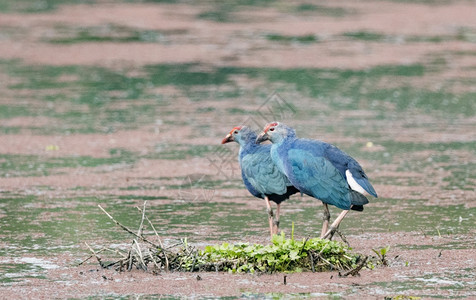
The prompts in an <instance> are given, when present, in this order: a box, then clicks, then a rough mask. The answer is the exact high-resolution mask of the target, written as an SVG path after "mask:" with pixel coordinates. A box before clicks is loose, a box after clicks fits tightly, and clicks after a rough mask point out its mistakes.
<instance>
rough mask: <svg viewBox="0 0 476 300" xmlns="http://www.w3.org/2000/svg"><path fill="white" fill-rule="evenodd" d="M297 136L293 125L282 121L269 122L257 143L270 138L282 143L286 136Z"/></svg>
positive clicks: (273, 141) (272, 140) (274, 141)
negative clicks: (290, 125)
mask: <svg viewBox="0 0 476 300" xmlns="http://www.w3.org/2000/svg"><path fill="white" fill-rule="evenodd" d="M295 136H296V131H294V129H292V128H291V127H289V126H287V125H286V124H283V123H281V122H271V123H268V124H267V125H266V126H265V127H264V129H263V132H261V134H260V135H258V137H257V138H256V143H261V142H263V141H266V140H269V141H271V142H272V143H280V142H281V141H283V140H284V139H286V138H293V137H295Z"/></svg>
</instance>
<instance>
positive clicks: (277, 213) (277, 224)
mask: <svg viewBox="0 0 476 300" xmlns="http://www.w3.org/2000/svg"><path fill="white" fill-rule="evenodd" d="M280 209H281V204H278V205H277V208H276V216H275V218H274V222H273V225H274V228H273V232H274V234H278V231H279V211H280Z"/></svg>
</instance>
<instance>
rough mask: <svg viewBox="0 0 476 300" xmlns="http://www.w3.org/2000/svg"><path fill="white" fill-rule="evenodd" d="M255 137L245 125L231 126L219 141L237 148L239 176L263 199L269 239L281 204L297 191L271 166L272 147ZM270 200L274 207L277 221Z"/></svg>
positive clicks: (255, 194) (276, 230)
mask: <svg viewBox="0 0 476 300" xmlns="http://www.w3.org/2000/svg"><path fill="white" fill-rule="evenodd" d="M256 138H257V134H256V133H255V132H254V131H253V130H251V129H250V128H249V127H247V126H238V127H234V128H233V129H232V130H231V131H230V133H229V134H227V135H226V137H225V138H224V139H223V140H222V142H221V143H222V144H226V143H229V142H232V141H235V142H237V143H238V144H239V145H240V151H239V155H238V161H239V163H240V168H241V177H242V178H243V183H244V184H245V186H246V188H247V189H248V191H249V192H250V193H251V194H252V195H253V196H255V197H257V198H262V199H265V201H266V207H267V211H268V221H269V230H270V234H271V237H272V236H273V234H276V233H277V232H278V229H279V213H280V205H281V202H283V201H285V200H286V199H288V198H289V196H291V195H293V194H295V193H297V192H299V191H298V190H297V189H296V188H295V187H294V186H293V185H292V184H291V183H290V182H289V180H288V179H287V178H286V176H285V175H284V174H283V173H281V172H280V171H279V170H278V168H277V167H276V165H275V164H274V163H273V161H272V159H271V156H270V150H271V145H259V144H256ZM269 201H273V202H275V203H276V204H277V209H276V219H274V215H273V210H272V208H271V204H270V202H269Z"/></svg>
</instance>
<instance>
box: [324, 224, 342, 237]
mask: <svg viewBox="0 0 476 300" xmlns="http://www.w3.org/2000/svg"><path fill="white" fill-rule="evenodd" d="M338 228H339V227H335V226H332V225H331V227H330V229H329V230H328V231H327V232H326V234H324V236H323V237H322V238H323V239H328V240H332V237H334V234H335V233H336V231H337V229H338Z"/></svg>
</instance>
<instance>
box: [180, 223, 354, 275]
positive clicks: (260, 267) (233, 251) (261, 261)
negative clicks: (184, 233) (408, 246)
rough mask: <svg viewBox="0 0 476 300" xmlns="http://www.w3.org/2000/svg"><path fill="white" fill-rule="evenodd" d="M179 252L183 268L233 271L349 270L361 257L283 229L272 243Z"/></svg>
mask: <svg viewBox="0 0 476 300" xmlns="http://www.w3.org/2000/svg"><path fill="white" fill-rule="evenodd" d="M187 247H188V246H187V244H186V243H184V248H183V250H182V252H179V253H177V254H176V257H175V260H178V261H180V265H181V271H189V272H190V271H191V272H194V271H215V270H216V271H225V272H231V273H255V272H259V273H274V272H302V271H314V272H321V271H329V270H350V269H352V268H354V267H355V266H356V265H357V263H358V261H359V260H360V256H359V255H356V254H353V253H351V248H349V247H348V246H346V245H344V244H343V243H340V242H336V241H330V240H326V239H320V238H308V239H302V240H295V239H294V238H291V239H287V238H286V237H285V235H284V232H282V233H281V234H280V235H274V236H273V239H272V242H271V244H269V245H262V244H249V243H237V244H229V243H222V244H221V245H213V246H206V247H205V249H204V250H195V251H189V250H187Z"/></svg>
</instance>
